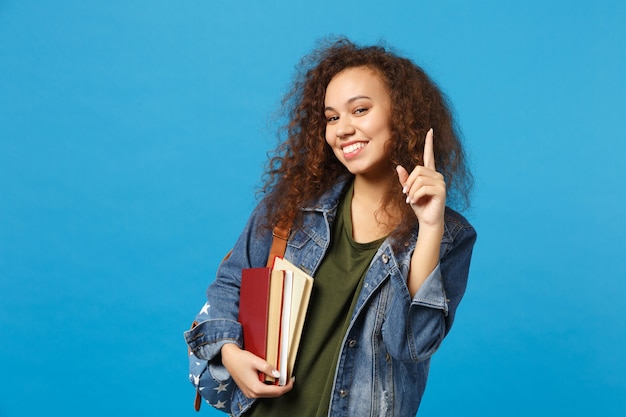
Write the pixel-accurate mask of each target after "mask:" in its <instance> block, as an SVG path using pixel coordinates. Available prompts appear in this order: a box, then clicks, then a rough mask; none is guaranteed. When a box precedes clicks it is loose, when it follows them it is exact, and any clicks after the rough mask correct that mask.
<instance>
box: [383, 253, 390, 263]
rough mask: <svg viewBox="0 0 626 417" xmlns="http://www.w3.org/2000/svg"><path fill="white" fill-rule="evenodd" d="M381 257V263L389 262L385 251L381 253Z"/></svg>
mask: <svg viewBox="0 0 626 417" xmlns="http://www.w3.org/2000/svg"><path fill="white" fill-rule="evenodd" d="M382 259H383V263H385V264H386V263H387V262H389V257H388V256H387V254H386V253H383V256H382Z"/></svg>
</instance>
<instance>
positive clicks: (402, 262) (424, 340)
mask: <svg viewBox="0 0 626 417" xmlns="http://www.w3.org/2000/svg"><path fill="white" fill-rule="evenodd" d="M345 186H346V181H340V182H339V183H337V184H336V185H335V186H334V187H333V188H332V189H330V190H329V191H328V192H327V193H326V194H325V195H324V196H323V197H322V198H321V199H320V200H319V202H318V204H316V205H315V206H313V207H307V208H304V209H303V210H304V220H303V224H302V227H300V228H298V229H297V230H294V232H293V233H292V235H291V236H290V238H289V241H288V244H287V248H286V251H285V258H286V259H288V260H289V261H291V262H292V263H293V264H295V265H298V266H300V268H302V269H303V270H304V271H306V272H308V273H309V274H310V275H311V276H313V277H314V276H315V272H316V270H317V268H318V267H319V265H320V263H321V262H322V259H323V257H324V254H325V252H326V250H327V249H328V247H329V240H330V231H331V227H332V223H333V220H334V218H335V216H336V214H337V213H336V212H337V207H338V204H339V201H340V197H341V192H342V190H343V189H344V187H345ZM263 215H264V205H263V202H261V204H259V205H258V206H257V208H256V209H255V210H254V212H253V213H252V215H251V217H250V219H249V221H248V223H247V225H246V227H245V229H244V230H243V233H242V234H241V236H240V237H239V239H238V240H237V242H236V244H235V246H234V247H233V250H232V254H231V256H230V257H229V258H228V259H226V260H225V261H224V262H222V264H221V265H220V267H219V269H218V272H217V277H216V279H215V281H214V282H213V283H212V284H211V285H210V286H209V288H208V290H207V298H208V300H207V303H206V304H205V305H204V307H203V308H202V310H201V311H200V313H199V314H198V315H197V317H196V321H197V323H199V324H198V325H197V326H196V327H195V328H193V329H192V330H190V331H188V332H186V333H185V338H186V340H187V343H188V346H189V348H190V352H191V355H192V358H193V357H194V356H195V358H197V359H201V360H208V364H209V371H210V373H211V375H212V376H213V378H214V379H216V380H217V381H223V384H220V387H221V388H222V389H223V391H224V392H225V394H226V395H229V396H230V397H229V398H226V399H224V401H222V402H220V401H218V404H217V407H218V408H219V407H220V406H222V407H224V408H225V407H227V406H228V405H230V413H231V414H232V415H233V416H240V415H241V414H243V413H244V412H245V411H246V410H248V409H249V408H250V407H251V406H252V405H253V403H254V401H255V400H254V399H250V398H247V397H245V396H244V395H243V393H242V392H241V391H240V390H239V389H238V388H237V387H236V386H234V383H233V382H232V379H230V380H229V378H230V376H229V374H228V372H227V371H226V369H225V368H224V366H223V365H222V363H221V357H220V355H219V353H220V349H221V348H222V346H223V345H224V344H226V343H236V344H237V345H238V346H239V347H243V340H242V328H241V325H240V324H239V323H238V322H237V315H238V304H239V285H240V277H241V270H242V269H243V268H252V267H260V266H265V264H266V261H267V257H268V253H269V248H270V245H271V241H272V232H271V230H267V231H266V230H265V229H263V228H262V227H261V226H260V223H261V222H262V221H263ZM416 240H417V230H415V231H414V233H413V234H412V236H411V238H410V239H409V240H408V241H407V242H402V244H400V245H394V248H397V247H400V248H401V249H400V250H398V251H394V250H393V249H392V243H393V242H392V241H391V238H387V239H386V240H385V241H384V242H383V244H382V245H381V246H380V248H379V249H378V251H377V252H376V255H375V256H374V258H373V259H372V262H371V264H370V266H369V269H368V271H367V273H366V276H365V278H364V283H363V286H362V289H361V292H360V294H359V296H358V300H357V304H356V306H355V308H354V311H353V313H352V318H351V321H350V324H349V326H348V330H347V333H346V334H345V335H344V337H343V341H342V344H341V349H340V354H339V359H338V362H337V367H336V369H335V379H334V386H333V389H332V393H331V399H330V409H329V412H328V415H329V416H332V417H339V416H350V417H363V416H376V417H378V416H395V417H406V416H414V415H415V414H416V413H417V409H418V407H419V403H420V400H421V398H422V394H423V392H424V388H425V386H426V379H427V376H428V370H429V363H430V357H431V355H432V354H433V353H434V352H435V351H436V350H437V348H438V347H439V346H440V344H441V342H442V340H443V338H444V337H445V335H446V334H447V333H448V331H449V330H450V327H451V326H452V322H453V320H454V315H455V312H456V309H457V306H458V305H459V302H460V301H461V297H462V296H463V293H464V292H465V287H466V284H467V277H468V272H469V266H470V258H471V255H472V249H473V246H474V242H475V240H476V232H475V231H474V229H473V228H472V226H471V225H470V224H469V223H468V222H467V221H466V220H465V219H464V218H463V217H462V216H461V215H460V214H458V213H456V212H454V211H453V210H451V209H449V208H446V212H445V230H444V235H443V239H442V241H441V250H440V261H439V264H438V265H437V266H436V268H435V269H434V270H433V271H432V273H431V274H430V275H429V276H428V278H427V279H426V281H425V282H424V283H423V284H422V286H421V287H420V289H419V290H418V291H417V293H416V294H415V295H414V296H413V297H411V296H410V294H409V290H408V288H407V284H406V281H407V275H408V272H409V265H410V261H411V255H412V253H413V250H414V249H415V243H416ZM197 378H198V377H197V375H193V374H192V375H190V379H191V380H192V382H194V380H195V381H196V382H197ZM304 378H306V376H304ZM196 385H197V384H196ZM228 386H230V388H231V389H228V388H227V387H228ZM294 389H297V388H294ZM215 390H216V391H217V392H218V393H219V392H220V388H215ZM212 405H213V406H216V404H212ZM224 411H226V412H228V410H226V409H225V410H224Z"/></svg>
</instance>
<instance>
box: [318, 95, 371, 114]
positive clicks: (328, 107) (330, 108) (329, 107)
mask: <svg viewBox="0 0 626 417" xmlns="http://www.w3.org/2000/svg"><path fill="white" fill-rule="evenodd" d="M361 99H368V100H371V97H369V96H354V97H352V98H351V99H350V100H348V101H347V102H346V104H350V103H354V102H355V101H357V100H361ZM327 110H335V109H334V108H332V107H331V106H326V107H324V111H327Z"/></svg>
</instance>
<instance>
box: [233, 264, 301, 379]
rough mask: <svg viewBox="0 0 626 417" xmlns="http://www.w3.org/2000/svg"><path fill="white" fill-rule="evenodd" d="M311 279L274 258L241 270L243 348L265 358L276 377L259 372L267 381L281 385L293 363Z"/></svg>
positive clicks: (240, 297)
mask: <svg viewBox="0 0 626 417" xmlns="http://www.w3.org/2000/svg"><path fill="white" fill-rule="evenodd" d="M312 288H313V278H312V277H311V276H309V275H308V274H306V273H305V272H304V271H302V270H301V269H300V268H298V267H296V266H295V265H293V264H292V263H290V262H289V261H287V260H285V259H283V258H281V257H278V256H277V257H276V258H275V259H274V264H273V266H272V267H271V268H270V267H264V268H248V269H244V270H243V271H242V272H241V289H240V293H239V322H240V323H241V325H242V326H243V343H244V349H246V350H247V351H249V352H251V353H254V354H255V355H257V356H259V357H261V358H263V359H265V360H266V361H267V362H268V363H269V364H270V365H272V366H273V367H274V368H275V369H277V370H278V371H279V372H280V377H279V378H273V377H272V376H270V375H266V374H264V373H259V379H260V380H261V381H263V382H265V383H267V384H275V385H285V384H286V383H287V380H288V379H289V378H291V375H292V372H293V367H294V364H295V362H296V355H297V352H298V345H299V344H300V336H301V335H302V327H303V326H304V319H305V316H306V311H307V308H308V305H309V298H310V296H311V289H312Z"/></svg>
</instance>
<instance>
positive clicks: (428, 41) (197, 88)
mask: <svg viewBox="0 0 626 417" xmlns="http://www.w3.org/2000/svg"><path fill="white" fill-rule="evenodd" d="M505 3H506V4H505ZM624 21H626V2H623V1H619V0H615V1H596V2H583V1H545V0H542V1H539V0H530V1H524V2H502V1H495V0H494V1H481V2H461V1H458V2H455V1H437V2H433V1H429V2H426V1H405V2H398V1H389V2H386V3H385V5H383V3H381V2H378V1H376V2H374V1H361V2H337V1H334V2H328V1H317V2H287V1H284V2H279V1H270V0H264V1H242V0H231V1H220V0H206V1H200V0H194V1H176V2H174V1H163V0H159V1H157V0H152V1H147V0H141V1H140V0H137V1H103V0H94V1H89V2H85V1H78V0H74V1H69V0H68V1H59V2H47V1H34V0H22V1H17V0H0V140H1V141H0V416H3V417H7V416H11V417H13V416H23V415H43V414H46V415H54V416H57V415H63V416H78V415H84V414H89V415H91V416H109V415H154V416H173V415H176V416H184V415H189V416H191V415H196V414H195V412H194V411H193V409H192V400H193V397H194V392H193V388H192V386H191V385H190V384H189V383H188V382H187V359H186V346H185V343H184V340H183V337H182V332H183V331H184V330H185V329H186V328H187V327H188V326H189V324H190V322H191V320H192V319H193V317H194V315H195V313H196V312H197V311H198V309H199V308H200V307H201V306H202V304H203V302H204V290H205V287H206V286H207V285H208V283H209V282H210V281H211V280H212V279H213V276H214V272H215V269H216V266H217V264H218V262H219V260H220V259H221V257H222V255H224V253H225V252H226V251H227V250H228V249H229V248H230V246H231V245H232V244H233V242H234V240H235V238H236V236H237V235H238V234H239V232H240V230H241V228H242V227H243V224H244V222H245V220H246V219H247V216H248V214H249V212H250V210H251V209H252V207H253V205H254V202H255V196H254V192H255V190H256V189H257V187H258V186H259V185H260V176H261V173H262V169H263V165H264V163H265V158H266V152H267V151H268V150H269V149H271V148H273V146H274V144H275V135H274V125H273V124H272V123H270V121H271V120H272V117H273V115H274V111H275V110H276V109H277V107H278V104H279V101H280V98H281V96H282V94H283V93H284V92H285V89H286V87H287V86H288V84H289V80H290V78H291V75H292V74H293V69H294V65H295V64H296V63H297V62H298V60H299V59H300V57H301V56H303V55H304V54H305V53H306V52H308V51H309V50H310V49H311V48H313V47H314V45H315V41H316V40H317V39H319V38H321V37H324V36H326V35H329V34H346V35H348V36H350V37H351V38H352V39H353V40H355V41H357V42H359V43H371V42H377V41H378V40H380V39H384V40H386V41H387V42H388V43H389V44H391V45H393V46H394V47H396V48H397V49H398V50H399V51H400V52H401V53H403V54H406V55H408V56H409V57H411V58H412V59H414V60H415V61H416V62H417V63H419V64H421V65H422V66H424V68H425V69H426V70H427V71H428V72H429V73H430V74H431V75H432V77H433V78H434V79H435V80H436V81H437V82H438V83H439V84H440V85H441V86H442V88H443V89H444V90H445V92H446V93H447V94H448V96H449V97H450V99H451V101H452V102H453V104H454V106H455V109H456V113H457V117H458V121H459V124H460V125H461V127H462V130H463V132H464V136H465V140H466V143H467V147H468V150H469V154H470V158H471V164H472V167H473V170H474V173H475V176H476V181H477V186H476V192H475V196H474V197H475V198H474V204H473V208H472V210H471V211H469V212H468V213H467V216H468V218H469V219H470V220H471V221H472V222H473V223H474V224H475V226H476V228H477V229H478V232H479V240H478V243H477V246H476V248H475V256H474V258H473V264H472V271H471V276H470V285H469V288H468V292H467V294H466V297H465V299H464V301H463V303H462V304H461V307H460V310H459V314H458V316H457V317H458V318H457V321H456V324H455V328H454V329H453V331H452V333H451V334H450V336H449V337H448V339H447V340H446V342H445V343H444V345H443V347H442V348H441V350H440V351H439V352H438V353H437V354H436V355H435V357H434V360H433V364H432V371H431V378H430V380H429V385H428V388H427V390H426V394H425V397H424V400H423V403H422V407H421V409H420V415H423V416H435V415H447V416H456V415H464V416H478V415H480V416H528V415H533V416H553V415H568V416H589V415H625V413H626V361H625V360H624V351H625V350H626V326H625V324H624V322H625V321H626V319H625V318H624V314H625V313H626V308H625V307H624V302H625V300H626V297H625V293H626V284H625V279H626V266H625V263H624V252H625V250H626V222H625V221H624V218H623V212H624V210H623V207H624V205H625V198H624V191H625V182H624V174H625V168H624V165H625V162H624V153H625V151H626V144H625V143H626V140H625V139H626V121H625V117H624V116H625V114H624V109H625V108H626V82H625V76H624V74H626V52H625V51H626V47H624V42H625V41H626V29H624V24H623V23H624ZM202 412H203V414H204V415H217V413H214V412H213V411H210V408H209V407H207V406H206V405H205V406H204V407H203V411H202Z"/></svg>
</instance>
